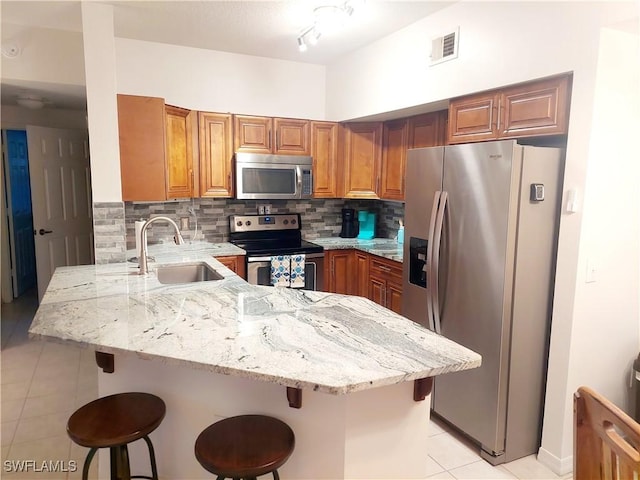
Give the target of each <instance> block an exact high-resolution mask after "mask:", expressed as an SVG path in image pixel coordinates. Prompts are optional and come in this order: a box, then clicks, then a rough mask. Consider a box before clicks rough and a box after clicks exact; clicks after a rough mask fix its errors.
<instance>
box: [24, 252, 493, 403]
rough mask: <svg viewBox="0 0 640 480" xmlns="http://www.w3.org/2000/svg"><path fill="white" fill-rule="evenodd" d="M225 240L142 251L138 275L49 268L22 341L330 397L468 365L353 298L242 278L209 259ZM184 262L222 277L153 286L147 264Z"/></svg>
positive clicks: (465, 354)
mask: <svg viewBox="0 0 640 480" xmlns="http://www.w3.org/2000/svg"><path fill="white" fill-rule="evenodd" d="M216 247H217V248H216ZM231 247H232V246H231ZM231 247H229V249H228V250H224V248H226V247H224V248H223V250H220V248H221V247H220V246H219V245H218V244H197V245H186V246H173V245H171V246H169V245H163V246H158V247H156V248H154V247H151V248H150V251H149V253H150V255H153V256H154V257H155V260H156V262H155V263H150V267H151V272H150V273H149V274H147V275H145V276H141V275H138V268H137V264H134V263H117V264H106V265H88V266H78V267H62V268H58V269H57V270H56V271H55V273H54V275H53V277H52V279H51V282H50V284H49V286H48V288H47V291H46V293H45V295H44V298H43V299H42V302H41V304H40V306H39V308H38V311H37V313H36V316H35V318H34V320H33V323H32V325H31V327H30V330H29V333H30V336H31V337H32V338H39V339H44V340H50V341H55V342H62V343H65V342H70V343H73V344H76V345H80V346H82V347H85V348H92V349H95V350H96V351H100V352H104V353H113V354H116V355H117V354H122V353H124V354H134V355H136V356H138V357H139V358H144V359H153V360H157V361H162V362H165V363H167V364H174V365H182V366H186V367H190V368H196V369H205V370H209V371H212V372H216V373H221V374H225V375H234V376H241V377H246V378H252V379H256V380H263V381H268V382H273V383H277V384H281V385H284V386H287V387H294V388H305V389H306V388H308V389H313V390H316V391H320V392H326V393H330V394H344V393H349V392H355V391H359V390H365V389H369V388H374V387H379V386H384V385H391V384H396V383H400V382H404V381H410V380H415V379H420V378H425V377H431V376H435V375H441V374H444V373H449V372H455V371H460V370H466V369H470V368H475V367H478V366H480V361H481V359H480V355H478V354H476V353H475V352H472V351H471V350H469V349H467V348H465V347H463V346H461V345H458V344H456V343H454V342H452V341H450V340H448V339H446V338H444V337H442V336H440V335H437V334H436V333H434V332H431V331H429V330H428V329H426V328H424V327H422V326H420V325H418V324H416V323H414V322H412V321H410V320H408V319H406V318H404V317H402V316H400V315H397V314H395V313H393V312H391V311H390V310H387V309H385V308H383V307H381V306H379V305H377V304H375V303H374V302H371V301H370V300H367V299H365V298H362V297H356V296H347V295H338V294H331V293H324V292H311V291H306V290H298V289H289V288H275V287H261V286H255V285H249V284H248V283H247V282H245V281H244V280H243V279H241V278H240V277H238V276H237V275H235V273H233V272H232V271H231V270H229V269H227V268H226V267H224V266H223V265H222V264H221V263H220V262H218V261H217V260H215V258H214V255H228V254H242V253H238V252H236V251H234V250H233V248H237V247H232V248H231ZM238 250H239V249H238ZM221 251H224V253H221ZM241 252H242V251H241ZM185 262H204V263H206V264H207V265H209V266H210V267H211V268H213V269H215V270H216V271H218V272H219V273H220V274H222V276H223V277H224V278H223V279H222V280H216V281H209V282H196V283H189V284H178V285H175V284H174V285H163V284H161V283H160V282H159V281H158V279H157V277H156V275H155V268H156V266H157V265H161V264H162V265H167V264H179V263H185ZM116 368H117V357H116Z"/></svg>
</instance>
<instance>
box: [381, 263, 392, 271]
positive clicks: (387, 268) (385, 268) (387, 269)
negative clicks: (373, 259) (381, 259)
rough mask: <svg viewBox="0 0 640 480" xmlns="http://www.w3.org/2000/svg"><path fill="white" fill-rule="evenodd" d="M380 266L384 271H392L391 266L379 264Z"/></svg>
mask: <svg viewBox="0 0 640 480" xmlns="http://www.w3.org/2000/svg"><path fill="white" fill-rule="evenodd" d="M378 268H379V269H380V270H382V271H383V272H390V271H391V268H389V267H385V266H384V265H378Z"/></svg>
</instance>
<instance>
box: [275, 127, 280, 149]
mask: <svg viewBox="0 0 640 480" xmlns="http://www.w3.org/2000/svg"><path fill="white" fill-rule="evenodd" d="M275 147H276V150H278V149H279V148H280V144H279V143H278V131H277V130H276V145H275Z"/></svg>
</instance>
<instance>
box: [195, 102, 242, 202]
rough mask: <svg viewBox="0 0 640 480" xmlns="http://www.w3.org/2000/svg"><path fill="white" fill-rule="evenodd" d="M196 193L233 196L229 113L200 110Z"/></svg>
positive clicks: (202, 195)
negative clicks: (197, 189) (198, 189)
mask: <svg viewBox="0 0 640 480" xmlns="http://www.w3.org/2000/svg"><path fill="white" fill-rule="evenodd" d="M198 123H199V125H200V196H201V197H209V198H211V197H219V198H220V197H231V196H233V174H232V172H233V148H232V134H231V115H228V114H222V113H207V112H200V113H199V114H198Z"/></svg>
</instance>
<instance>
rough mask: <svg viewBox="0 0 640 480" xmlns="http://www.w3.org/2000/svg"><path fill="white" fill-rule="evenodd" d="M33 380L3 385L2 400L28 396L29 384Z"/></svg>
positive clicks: (20, 398)
mask: <svg viewBox="0 0 640 480" xmlns="http://www.w3.org/2000/svg"><path fill="white" fill-rule="evenodd" d="M30 383H31V382H23V383H8V384H6V385H2V392H1V395H2V401H3V402H4V401H6V400H24V399H25V398H27V392H29V386H30Z"/></svg>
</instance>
